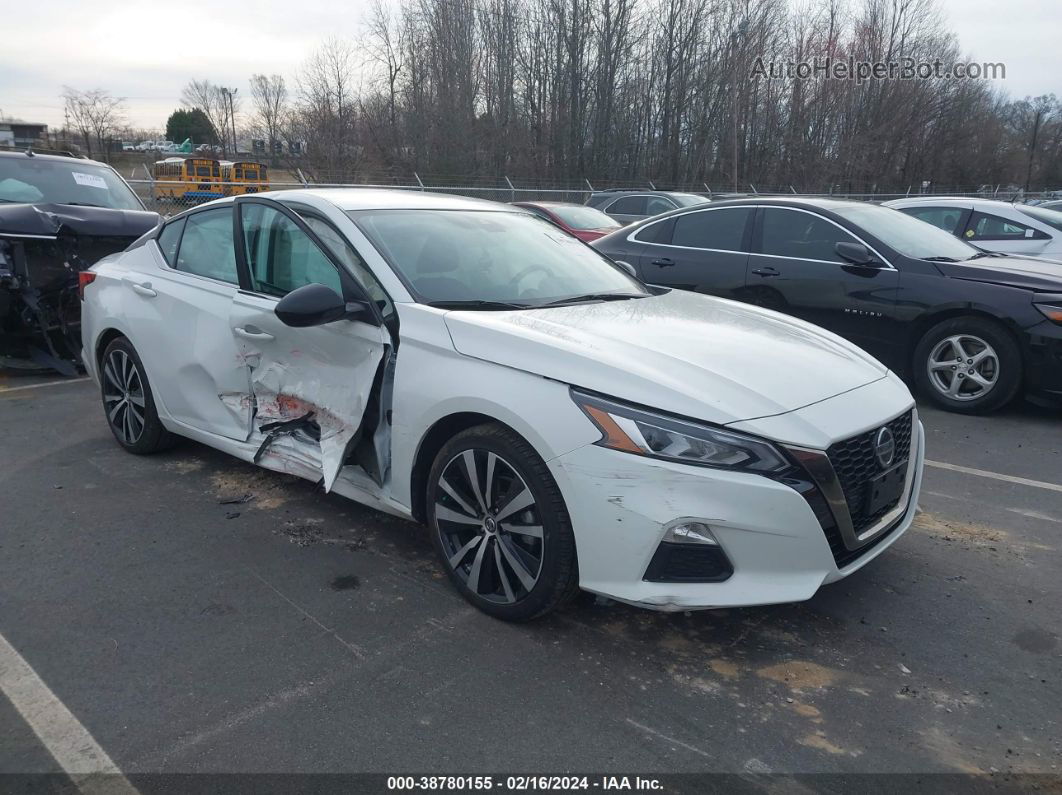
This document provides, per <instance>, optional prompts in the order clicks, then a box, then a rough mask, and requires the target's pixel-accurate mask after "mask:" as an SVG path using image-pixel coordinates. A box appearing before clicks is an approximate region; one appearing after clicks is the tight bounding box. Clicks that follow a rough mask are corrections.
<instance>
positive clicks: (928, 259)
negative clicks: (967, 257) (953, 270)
mask: <svg viewBox="0 0 1062 795" xmlns="http://www.w3.org/2000/svg"><path fill="white" fill-rule="evenodd" d="M922 259H924V260H925V261H926V262H958V261H959V260H957V259H955V257H922Z"/></svg>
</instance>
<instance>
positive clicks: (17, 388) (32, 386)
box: [0, 376, 92, 395]
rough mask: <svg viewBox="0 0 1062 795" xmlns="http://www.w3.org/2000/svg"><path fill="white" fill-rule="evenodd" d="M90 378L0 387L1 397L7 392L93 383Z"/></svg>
mask: <svg viewBox="0 0 1062 795" xmlns="http://www.w3.org/2000/svg"><path fill="white" fill-rule="evenodd" d="M91 380H92V379H91V378H89V377H88V376H85V377H84V378H64V379H63V380H62V381H46V382H45V383H43V384H26V386H0V395H2V394H4V393H5V392H22V391H24V390H26V389H44V388H45V387H46V386H63V385H64V384H80V383H81V382H82V381H91Z"/></svg>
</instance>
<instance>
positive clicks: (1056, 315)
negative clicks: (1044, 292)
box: [1033, 304, 1062, 326]
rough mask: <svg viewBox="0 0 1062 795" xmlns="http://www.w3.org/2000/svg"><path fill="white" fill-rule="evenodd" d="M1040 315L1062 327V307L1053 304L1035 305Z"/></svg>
mask: <svg viewBox="0 0 1062 795" xmlns="http://www.w3.org/2000/svg"><path fill="white" fill-rule="evenodd" d="M1033 306H1035V307H1036V308H1037V309H1039V310H1040V313H1041V314H1042V315H1043V316H1044V317H1046V318H1047V319H1048V320H1050V321H1051V322H1052V323H1058V325H1060V326H1062V306H1053V305H1052V304H1033Z"/></svg>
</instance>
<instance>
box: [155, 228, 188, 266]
mask: <svg viewBox="0 0 1062 795" xmlns="http://www.w3.org/2000/svg"><path fill="white" fill-rule="evenodd" d="M183 231H184V219H183V218H178V219H177V220H176V221H170V223H168V224H166V226H164V227H163V228H162V231H161V232H159V236H158V239H157V240H156V242H157V243H158V244H159V249H160V250H161V251H162V256H164V257H165V258H166V262H168V263H169V264H170V267H171V268H172V267H174V266H175V265H176V264H177V244H178V243H180V242H181V232H183Z"/></svg>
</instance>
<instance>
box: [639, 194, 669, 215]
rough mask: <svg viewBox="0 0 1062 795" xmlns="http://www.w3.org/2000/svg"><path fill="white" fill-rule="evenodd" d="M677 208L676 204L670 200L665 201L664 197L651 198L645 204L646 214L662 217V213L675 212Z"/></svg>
mask: <svg viewBox="0 0 1062 795" xmlns="http://www.w3.org/2000/svg"><path fill="white" fill-rule="evenodd" d="M675 207H676V204H675V203H674V202H673V201H671V200H670V199H665V198H664V197H663V196H650V197H649V199H648V200H647V201H646V204H645V214H646V215H660V213H666V212H670V211H671V210H674V209H675Z"/></svg>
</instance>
